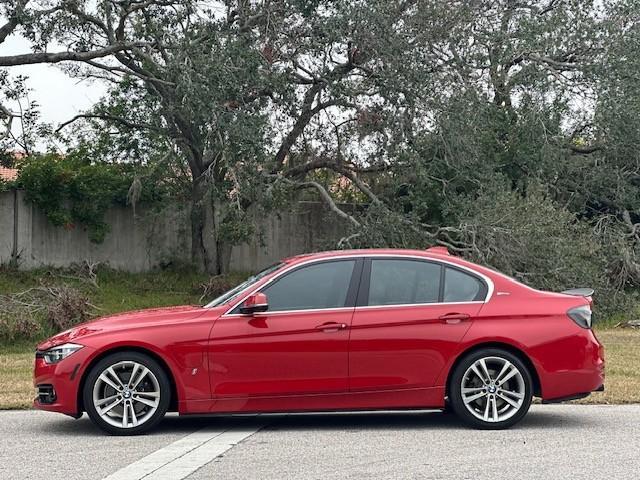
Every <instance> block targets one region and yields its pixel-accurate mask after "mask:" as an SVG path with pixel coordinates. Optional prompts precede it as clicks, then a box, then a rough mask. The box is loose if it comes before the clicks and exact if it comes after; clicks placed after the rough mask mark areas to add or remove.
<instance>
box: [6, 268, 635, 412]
mask: <svg viewBox="0 0 640 480" xmlns="http://www.w3.org/2000/svg"><path fill="white" fill-rule="evenodd" d="M245 276H246V275H243V274H234V275H232V276H230V277H227V278H224V279H221V281H220V285H219V286H218V287H219V288H220V289H225V288H226V287H228V286H229V285H232V284H235V283H238V282H239V281H241V280H242V278H243V277H245ZM69 277H70V275H69V274H68V272H64V271H55V270H54V271H52V270H38V271H31V272H19V271H12V270H3V269H0V294H7V293H13V292H20V291H24V290H26V289H28V288H31V287H34V286H37V285H39V283H40V282H41V281H42V279H47V278H48V279H55V280H56V281H64V282H65V283H67V284H71V285H73V286H75V287H77V288H80V289H82V290H83V291H84V292H85V293H86V294H87V295H88V296H89V298H90V301H91V303H92V304H93V305H95V306H96V307H97V309H96V310H95V316H101V315H108V314H113V313H118V312H123V311H128V310H136V309H141V308H148V307H157V306H172V305H184V304H198V303H201V301H200V297H201V295H202V285H203V284H204V283H205V282H207V280H208V277H207V276H206V275H201V274H198V273H193V272H189V271H182V272H171V271H163V272H155V273H144V274H130V273H123V272H116V271H112V270H106V269H103V270H100V271H99V272H98V278H97V282H98V285H99V288H98V289H95V288H93V287H89V286H88V285H87V284H86V283H83V282H81V281H80V280H77V279H73V278H69ZM214 290H215V289H214ZM217 293H219V292H216V293H212V294H211V295H210V296H211V297H213V296H215V295H216V294H217ZM43 334H44V333H43ZM596 334H597V336H598V338H599V339H600V341H601V342H602V343H603V344H604V346H605V355H606V375H607V376H606V381H605V385H606V389H607V390H606V391H605V392H602V393H593V394H592V395H590V396H589V397H587V398H586V399H583V400H580V401H579V403H600V404H609V403H610V404H618V403H640V330H631V329H611V328H601V329H598V330H597V331H596ZM37 340H38V339H37V338H35V339H31V340H29V341H25V340H21V341H19V342H14V343H7V342H5V343H0V385H2V388H1V389H0V409H17V408H28V407H29V406H30V405H31V402H32V399H33V396H34V390H33V385H32V380H31V374H32V369H33V350H34V346H35V344H36V342H37Z"/></svg>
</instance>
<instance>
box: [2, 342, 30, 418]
mask: <svg viewBox="0 0 640 480" xmlns="http://www.w3.org/2000/svg"><path fill="white" fill-rule="evenodd" d="M32 373H33V350H29V351H28V352H26V353H25V352H21V353H15V352H7V353H5V352H0V385H2V389H0V408H2V409H8V408H11V409H14V408H28V407H30V406H31V403H32V402H33V397H34V396H35V390H34V388H33V380H32V379H31V375H32Z"/></svg>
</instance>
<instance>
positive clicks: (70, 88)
mask: <svg viewBox="0 0 640 480" xmlns="http://www.w3.org/2000/svg"><path fill="white" fill-rule="evenodd" d="M29 51H30V49H29V42H27V41H26V40H25V39H24V38H22V37H19V36H16V35H12V36H10V37H9V38H7V39H6V41H5V42H3V43H2V44H0V55H16V54H19V53H28V52H29ZM8 70H9V73H10V75H12V76H15V75H26V76H28V77H29V80H28V81H27V85H28V86H29V87H30V88H31V89H32V92H31V93H30V94H29V98H30V99H31V100H35V101H36V102H38V104H39V105H40V113H41V115H42V120H43V121H45V122H48V123H53V124H55V125H58V124H59V123H62V122H64V121H66V120H69V119H71V118H72V117H73V116H74V115H76V114H78V113H79V112H81V111H84V110H86V109H88V108H89V107H91V106H92V105H93V104H94V103H96V102H97V101H98V100H99V99H100V97H101V96H102V95H103V94H104V92H105V91H106V88H105V85H104V84H102V83H100V82H97V81H92V82H89V81H86V80H85V81H79V80H78V79H73V78H70V77H69V76H67V75H66V74H65V73H63V72H62V71H61V70H60V68H58V67H56V66H55V65H25V66H18V67H10V68H9V69H8Z"/></svg>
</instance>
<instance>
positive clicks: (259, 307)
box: [240, 292, 269, 315]
mask: <svg viewBox="0 0 640 480" xmlns="http://www.w3.org/2000/svg"><path fill="white" fill-rule="evenodd" d="M268 309H269V301H268V300H267V296H266V295H265V294H264V293H261V292H258V293H254V294H252V295H249V296H248V297H247V299H246V300H245V301H244V302H243V303H242V305H241V306H240V313H242V314H245V315H253V314H254V313H256V312H266V311H267V310H268Z"/></svg>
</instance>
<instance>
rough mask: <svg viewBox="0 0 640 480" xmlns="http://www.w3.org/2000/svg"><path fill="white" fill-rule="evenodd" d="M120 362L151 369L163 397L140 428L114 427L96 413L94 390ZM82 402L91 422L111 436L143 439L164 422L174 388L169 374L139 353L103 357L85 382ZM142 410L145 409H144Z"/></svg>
mask: <svg viewBox="0 0 640 480" xmlns="http://www.w3.org/2000/svg"><path fill="white" fill-rule="evenodd" d="M119 362H136V363H138V364H140V365H142V366H144V367H146V368H148V369H149V370H150V372H151V373H152V374H153V376H155V379H156V380H157V384H158V387H159V393H160V397H159V399H158V405H157V407H156V410H155V412H153V414H151V415H150V416H149V417H148V418H147V419H146V420H145V421H144V422H143V423H141V424H140V425H138V426H131V427H127V428H123V427H117V426H114V425H112V424H110V423H108V422H107V421H106V420H104V419H103V418H102V417H101V415H100V414H99V413H98V411H97V409H96V406H95V405H94V401H93V390H94V386H95V385H96V382H97V381H98V379H99V377H100V375H101V374H102V372H104V371H105V370H106V369H107V368H109V367H110V366H113V365H116V364H118V363H119ZM132 376H133V375H132ZM96 388H97V387H96ZM82 398H83V402H84V408H85V411H86V412H87V414H88V415H89V418H91V420H92V421H93V423H95V424H96V425H97V426H98V427H99V428H100V429H102V430H103V431H105V432H107V433H109V434H110V435H140V434H142V433H145V432H148V431H149V430H150V429H152V428H153V427H155V426H156V425H157V424H158V423H159V422H160V421H161V420H162V419H163V418H164V416H165V414H166V413H167V410H168V409H169V404H170V402H171V384H170V382H169V378H168V377H167V374H166V372H165V371H164V369H163V368H162V367H161V366H160V365H159V364H158V362H157V361H156V360H154V359H153V358H151V357H149V356H148V355H145V354H143V353H140V352H134V351H130V352H127V351H122V352H117V353H113V354H111V355H108V356H106V357H104V358H103V359H101V360H100V361H99V362H98V363H96V364H95V365H94V366H93V368H92V369H91V371H90V372H89V374H88V375H87V378H86V380H85V382H84V387H83V392H82ZM131 401H133V400H131ZM142 407H143V408H144V405H143V406H142ZM114 410H115V409H114Z"/></svg>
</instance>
